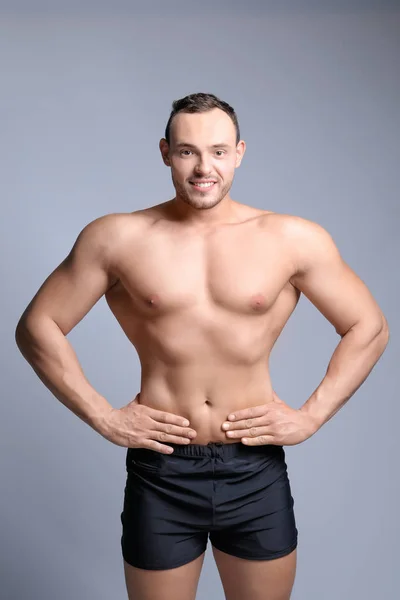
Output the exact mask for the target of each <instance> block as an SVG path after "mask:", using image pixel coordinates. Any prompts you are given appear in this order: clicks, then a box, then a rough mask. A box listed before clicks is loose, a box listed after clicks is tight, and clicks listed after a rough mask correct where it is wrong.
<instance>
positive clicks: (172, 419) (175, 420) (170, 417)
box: [147, 407, 189, 427]
mask: <svg viewBox="0 0 400 600" xmlns="http://www.w3.org/2000/svg"><path fill="white" fill-rule="evenodd" d="M147 410H148V414H149V416H150V417H151V418H152V419H153V420H154V421H158V423H171V424H172V425H180V426H181V427H188V426H189V421H188V420H187V419H185V418H184V417H180V416H179V415H174V414H172V413H169V412H165V411H163V410H156V409H155V408H150V407H147Z"/></svg>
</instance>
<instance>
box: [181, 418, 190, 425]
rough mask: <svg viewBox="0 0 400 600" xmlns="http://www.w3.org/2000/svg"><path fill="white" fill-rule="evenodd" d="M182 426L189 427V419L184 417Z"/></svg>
mask: <svg viewBox="0 0 400 600" xmlns="http://www.w3.org/2000/svg"><path fill="white" fill-rule="evenodd" d="M182 425H183V427H189V421H187V420H186V419H185V420H184V421H183V423H182Z"/></svg>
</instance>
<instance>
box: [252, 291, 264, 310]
mask: <svg viewBox="0 0 400 600" xmlns="http://www.w3.org/2000/svg"><path fill="white" fill-rule="evenodd" d="M250 305H251V307H252V309H253V310H255V311H258V310H260V309H262V308H264V306H265V296H263V294H254V296H252V297H251V300H250Z"/></svg>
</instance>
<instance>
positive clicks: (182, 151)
mask: <svg viewBox="0 0 400 600" xmlns="http://www.w3.org/2000/svg"><path fill="white" fill-rule="evenodd" d="M184 152H191V150H181V154H183V153H184ZM185 156H188V155H187V154H185Z"/></svg>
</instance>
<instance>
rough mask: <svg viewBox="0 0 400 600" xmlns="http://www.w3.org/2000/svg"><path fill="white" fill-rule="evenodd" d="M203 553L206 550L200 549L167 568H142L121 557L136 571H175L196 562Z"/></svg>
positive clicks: (141, 565) (142, 566)
mask: <svg viewBox="0 0 400 600" xmlns="http://www.w3.org/2000/svg"><path fill="white" fill-rule="evenodd" d="M205 551H206V548H202V549H201V550H200V552H197V554H195V555H194V556H193V557H190V558H184V559H182V560H180V561H178V562H176V563H173V564H172V565H168V566H154V567H149V566H144V565H143V563H142V564H133V563H132V562H130V561H129V560H127V559H126V558H125V556H124V553H122V557H123V559H124V561H125V562H126V563H127V564H128V565H129V566H131V567H135V568H136V569H145V570H146V571H167V570H169V569H177V568H178V567H183V566H184V565H187V564H189V563H191V562H192V561H194V560H196V558H199V556H201V555H202V554H203V553H204V552H205Z"/></svg>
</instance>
